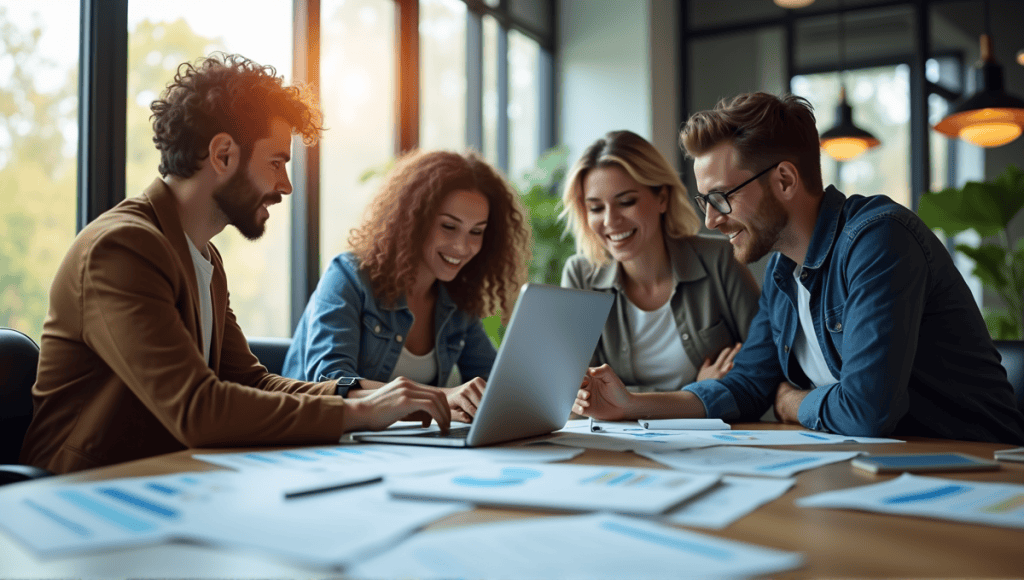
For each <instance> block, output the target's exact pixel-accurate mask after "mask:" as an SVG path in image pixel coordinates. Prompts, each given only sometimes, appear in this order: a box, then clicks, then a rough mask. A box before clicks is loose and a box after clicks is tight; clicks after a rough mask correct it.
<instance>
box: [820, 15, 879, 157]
mask: <svg viewBox="0 0 1024 580" xmlns="http://www.w3.org/2000/svg"><path fill="white" fill-rule="evenodd" d="M840 10H842V6H840ZM844 15H845V14H844V13H843V12H840V13H839V66H840V70H839V104H838V105H837V106H836V124H835V126H833V127H832V128H831V129H829V130H828V131H825V132H824V133H822V134H821V148H822V149H824V150H825V154H826V155H828V156H829V157H831V158H832V159H835V160H836V161H849V160H851V159H853V158H854V157H857V156H858V155H860V154H861V153H863V152H865V151H867V150H868V149H873V148H875V147H878V146H879V145H881V144H882V142H881V141H879V140H878V139H877V138H876V137H875V136H874V135H872V134H871V133H869V132H867V131H865V130H864V129H861V128H860V127H858V126H857V125H855V124H854V123H853V107H851V106H850V104H849V103H848V102H847V101H846V86H845V84H844V83H845V81H844V77H845V75H846V62H845V61H846V41H845V38H844V32H845V31H844V22H843V19H844Z"/></svg>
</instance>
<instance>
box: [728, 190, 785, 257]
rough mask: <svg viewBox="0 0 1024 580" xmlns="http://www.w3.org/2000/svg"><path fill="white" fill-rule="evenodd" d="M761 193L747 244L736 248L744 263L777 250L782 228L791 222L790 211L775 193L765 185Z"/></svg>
mask: <svg viewBox="0 0 1024 580" xmlns="http://www.w3.org/2000/svg"><path fill="white" fill-rule="evenodd" d="M761 193H762V195H761V201H759V202H758V204H757V210H756V212H755V217H754V218H752V219H751V220H750V223H749V224H747V234H748V241H747V244H746V245H744V246H743V247H742V248H736V259H737V260H739V261H740V262H742V263H744V264H750V263H752V262H756V261H758V260H760V259H761V258H763V257H765V256H766V255H768V252H771V251H773V250H775V247H776V246H777V245H778V243H779V240H780V239H782V230H784V229H785V228H786V226H787V225H788V224H789V213H787V212H786V208H785V207H783V206H782V203H780V202H779V200H778V199H776V198H775V194H774V193H772V191H771V190H770V189H768V188H766V187H764V186H762V187H761Z"/></svg>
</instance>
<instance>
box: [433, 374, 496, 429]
mask: <svg viewBox="0 0 1024 580" xmlns="http://www.w3.org/2000/svg"><path fill="white" fill-rule="evenodd" d="M486 386H487V381H485V380H483V379H481V378H480V377H477V378H475V379H473V380H471V381H469V382H468V383H463V384H462V385H459V386H458V387H451V388H449V389H441V390H442V391H444V393H445V396H446V398H447V399H448V406H449V407H450V408H451V410H452V420H453V421H462V422H463V423H471V422H472V421H473V417H474V416H476V408H477V407H479V406H480V399H481V398H483V396H484V388H485V387H486Z"/></svg>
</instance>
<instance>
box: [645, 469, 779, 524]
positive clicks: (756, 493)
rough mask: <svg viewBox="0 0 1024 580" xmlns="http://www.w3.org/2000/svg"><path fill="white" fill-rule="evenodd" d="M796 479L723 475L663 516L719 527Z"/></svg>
mask: <svg viewBox="0 0 1024 580" xmlns="http://www.w3.org/2000/svg"><path fill="white" fill-rule="evenodd" d="M795 483H796V479H793V478H787V479H768V478H765V477H737V476H735V475H727V476H725V477H723V478H722V482H721V483H720V484H719V485H717V486H715V487H714V488H712V489H711V491H708V492H707V493H704V494H702V495H701V496H700V497H698V498H696V499H694V500H692V501H688V502H686V503H684V504H683V505H682V506H681V507H680V508H679V509H677V510H675V511H673V512H670V513H669V514H668V515H666V516H664V517H663V520H664V521H667V522H671V523H673V524H681V525H684V526H696V527H701V528H711V529H716V530H720V529H722V528H724V527H726V526H728V525H729V524H731V523H733V522H735V521H736V520H738V519H740V518H742V517H743V516H745V515H747V514H749V513H750V512H752V511H754V510H755V509H757V508H759V507H761V506H763V505H764V504H766V503H768V502H770V501H774V500H776V499H778V498H779V497H780V496H782V494H784V493H786V492H787V491H789V488H791V487H793V484H795Z"/></svg>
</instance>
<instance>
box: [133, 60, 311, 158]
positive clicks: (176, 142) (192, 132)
mask: <svg viewBox="0 0 1024 580" xmlns="http://www.w3.org/2000/svg"><path fill="white" fill-rule="evenodd" d="M276 75H277V71H276V70H275V69H274V67H272V66H261V65H259V64H257V63H255V62H253V61H251V60H249V59H247V58H245V57H243V56H240V55H237V54H224V53H219V52H217V53H213V54H211V55H210V56H209V57H206V58H203V59H200V60H199V61H197V62H196V64H192V63H187V62H186V63H182V64H181V65H179V66H178V70H177V72H176V73H175V75H174V80H173V81H172V82H171V83H170V84H168V85H167V88H166V89H165V90H164V92H163V93H162V94H161V95H160V98H159V99H157V100H155V101H153V103H152V104H151V105H150V109H151V110H152V111H153V114H152V115H151V116H150V118H151V119H152V120H153V142H154V143H156V148H157V149H159V150H160V168H159V169H160V174H161V175H163V176H165V177H166V176H167V175H176V176H179V177H191V176H192V174H194V173H195V172H196V171H198V170H199V168H200V167H201V165H200V162H201V161H202V160H203V159H206V157H207V156H208V155H209V151H208V148H209V145H210V140H211V139H212V138H213V137H214V135H217V134H218V133H227V134H228V135H231V137H232V138H233V139H234V140H235V141H236V142H237V143H238V144H239V146H240V148H241V150H242V160H243V161H246V162H247V161H248V159H249V155H250V154H251V153H252V146H253V144H254V143H255V142H256V141H257V140H259V139H262V138H264V137H266V136H268V135H269V134H270V122H271V120H272V119H274V118H275V117H282V118H284V120H285V121H286V122H287V123H288V124H289V125H290V126H291V127H292V134H294V135H298V134H301V135H302V142H303V143H304V144H305V145H307V146H309V145H313V144H315V143H316V142H317V140H318V139H319V138H320V134H321V132H322V131H323V114H322V113H321V111H320V105H319V104H318V102H317V98H316V95H315V94H314V93H313V92H312V90H311V89H310V87H309V86H307V85H302V84H299V83H296V84H295V85H293V86H285V85H284V78H283V77H278V76H276Z"/></svg>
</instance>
